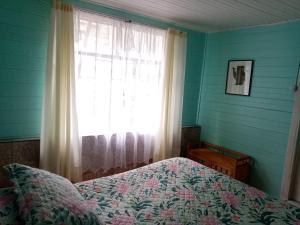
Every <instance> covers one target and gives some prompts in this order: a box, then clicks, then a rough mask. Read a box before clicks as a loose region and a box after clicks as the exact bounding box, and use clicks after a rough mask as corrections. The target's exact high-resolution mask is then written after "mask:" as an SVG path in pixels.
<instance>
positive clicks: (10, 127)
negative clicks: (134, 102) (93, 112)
mask: <svg viewBox="0 0 300 225" xmlns="http://www.w3.org/2000/svg"><path fill="white" fill-rule="evenodd" d="M69 2H71V3H73V4H74V5H75V6H77V7H79V8H86V9H90V10H93V11H98V12H100V13H104V14H111V15H114V16H121V17H126V18H130V19H132V20H133V21H137V22H139V21H140V22H142V23H146V24H149V25H154V26H158V27H162V28H167V27H170V26H173V24H169V23H163V22H161V21H159V20H156V19H152V18H148V17H142V16H137V15H134V14H130V13H128V12H123V11H122V10H114V9H108V8H105V7H102V6H99V5H93V4H90V3H87V2H84V1H81V0H70V1H69ZM51 4H52V1H51V0H26V1H19V0H1V1H0V34H1V35H0V139H14V138H22V139H24V138H38V137H39V135H40V123H41V110H42V101H43V88H44V77H45V67H46V54H47V46H48V29H49V23H50V11H51ZM177 28H178V29H182V30H184V31H186V32H187V33H188V43H187V45H188V46H187V62H186V77H185V91H184V110H183V125H194V124H195V123H196V120H197V110H198V97H199V83H200V77H201V71H202V61H203V49H204V43H205V42H204V38H205V34H204V33H201V32H196V31H192V30H188V29H185V28H179V27H177ZM199 61H200V62H201V63H199Z"/></svg>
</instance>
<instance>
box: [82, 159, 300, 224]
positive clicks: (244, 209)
mask: <svg viewBox="0 0 300 225" xmlns="http://www.w3.org/2000/svg"><path fill="white" fill-rule="evenodd" d="M76 187H77V189H78V190H79V192H80V193H81V194H82V196H83V197H84V198H85V199H86V200H87V201H88V204H89V205H90V206H92V207H95V208H96V210H97V212H98V215H99V216H100V217H101V219H102V220H103V221H104V222H105V223H106V224H114V225H130V224H141V225H143V224H165V225H179V224H184V225H188V224H201V225H202V224H203V225H219V224H278V225H283V224H293V225H300V209H298V208H296V207H294V206H291V205H290V204H288V203H286V202H281V201H278V200H276V199H273V198H271V197H269V196H268V195H266V194H265V193H263V192H261V191H259V190H257V189H255V188H253V187H250V186H248V185H246V184H243V183H241V182H239V181H237V180H234V179H231V178H229V177H227V176H225V175H222V174H220V173H219V172H216V171H214V170H212V169H209V168H207V167H205V166H203V165H201V164H199V163H196V162H194V161H192V160H189V159H184V158H173V159H169V160H164V161H161V162H158V163H154V164H151V165H149V166H145V167H141V168H139V169H135V170H132V171H129V172H125V173H122V174H118V175H114V176H109V177H105V178H100V179H95V180H90V181H86V182H82V183H78V184H76Z"/></svg>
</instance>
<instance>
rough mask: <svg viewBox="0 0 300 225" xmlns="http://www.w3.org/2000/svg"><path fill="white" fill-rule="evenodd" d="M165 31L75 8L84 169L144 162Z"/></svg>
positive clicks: (157, 107)
mask: <svg viewBox="0 0 300 225" xmlns="http://www.w3.org/2000/svg"><path fill="white" fill-rule="evenodd" d="M165 35H166V31H165V30H162V29H158V28H153V27H149V26H144V25H139V24H134V23H130V22H124V21H121V20H118V19H113V18H109V17H105V16H101V15H98V14H91V13H87V12H83V11H79V10H78V11H76V17H75V61H76V87H77V104H78V118H79V130H80V135H82V136H85V137H84V138H83V167H84V170H85V171H86V170H90V171H97V170H99V169H102V170H108V169H110V168H116V167H120V168H126V167H127V166H129V165H130V166H135V165H137V164H139V163H149V159H150V158H152V155H153V149H154V144H155V138H156V137H157V135H158V133H159V128H160V121H161V105H162V96H163V83H164V59H165V55H164V53H165V51H164V50H165Z"/></svg>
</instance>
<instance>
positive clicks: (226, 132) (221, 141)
mask: <svg viewBox="0 0 300 225" xmlns="http://www.w3.org/2000/svg"><path fill="white" fill-rule="evenodd" d="M299 40H300V22H293V23H288V24H280V25H274V26H265V27H257V28H250V29H241V30H234V31H228V32H220V33H210V34H208V40H207V49H206V58H205V68H204V74H203V76H204V77H203V83H202V92H201V104H200V108H199V118H198V123H199V124H200V125H201V126H202V128H203V129H202V140H205V141H208V142H212V143H215V144H218V145H222V146H225V147H228V148H231V149H236V150H239V151H242V152H245V153H246V154H249V155H250V156H251V157H253V158H254V160H255V163H254V165H253V168H252V176H251V184H252V185H254V186H256V187H258V188H261V189H262V190H264V191H266V192H268V193H270V194H272V195H275V196H279V192H280V187H281V177H282V172H283V163H284V158H285V151H286V147H287V140H288V135H289V128H290V122H291V112H292V107H293V103H294V94H293V91H292V90H291V88H292V87H293V85H294V83H295V79H296V75H297V70H298V65H299V62H300V42H299ZM230 59H254V60H255V62H254V68H253V82H252V89H251V96H250V97H243V96H231V95H225V90H224V89H225V83H226V73H227V61H228V60H230Z"/></svg>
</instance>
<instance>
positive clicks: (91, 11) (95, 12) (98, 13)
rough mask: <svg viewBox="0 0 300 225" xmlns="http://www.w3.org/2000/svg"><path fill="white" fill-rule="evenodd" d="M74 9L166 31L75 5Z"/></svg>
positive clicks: (156, 26) (155, 26) (158, 27)
mask: <svg viewBox="0 0 300 225" xmlns="http://www.w3.org/2000/svg"><path fill="white" fill-rule="evenodd" d="M75 9H77V10H79V11H83V12H87V13H91V14H95V15H100V16H104V17H107V18H111V19H116V20H121V21H124V22H126V23H133V24H138V25H143V26H147V27H152V28H156V29H160V30H167V28H163V27H160V26H158V25H150V24H147V23H142V22H137V21H132V20H131V19H128V18H126V17H122V16H115V15H110V14H106V13H102V12H98V11H95V10H91V9H85V8H81V7H77V6H76V5H75Z"/></svg>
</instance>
